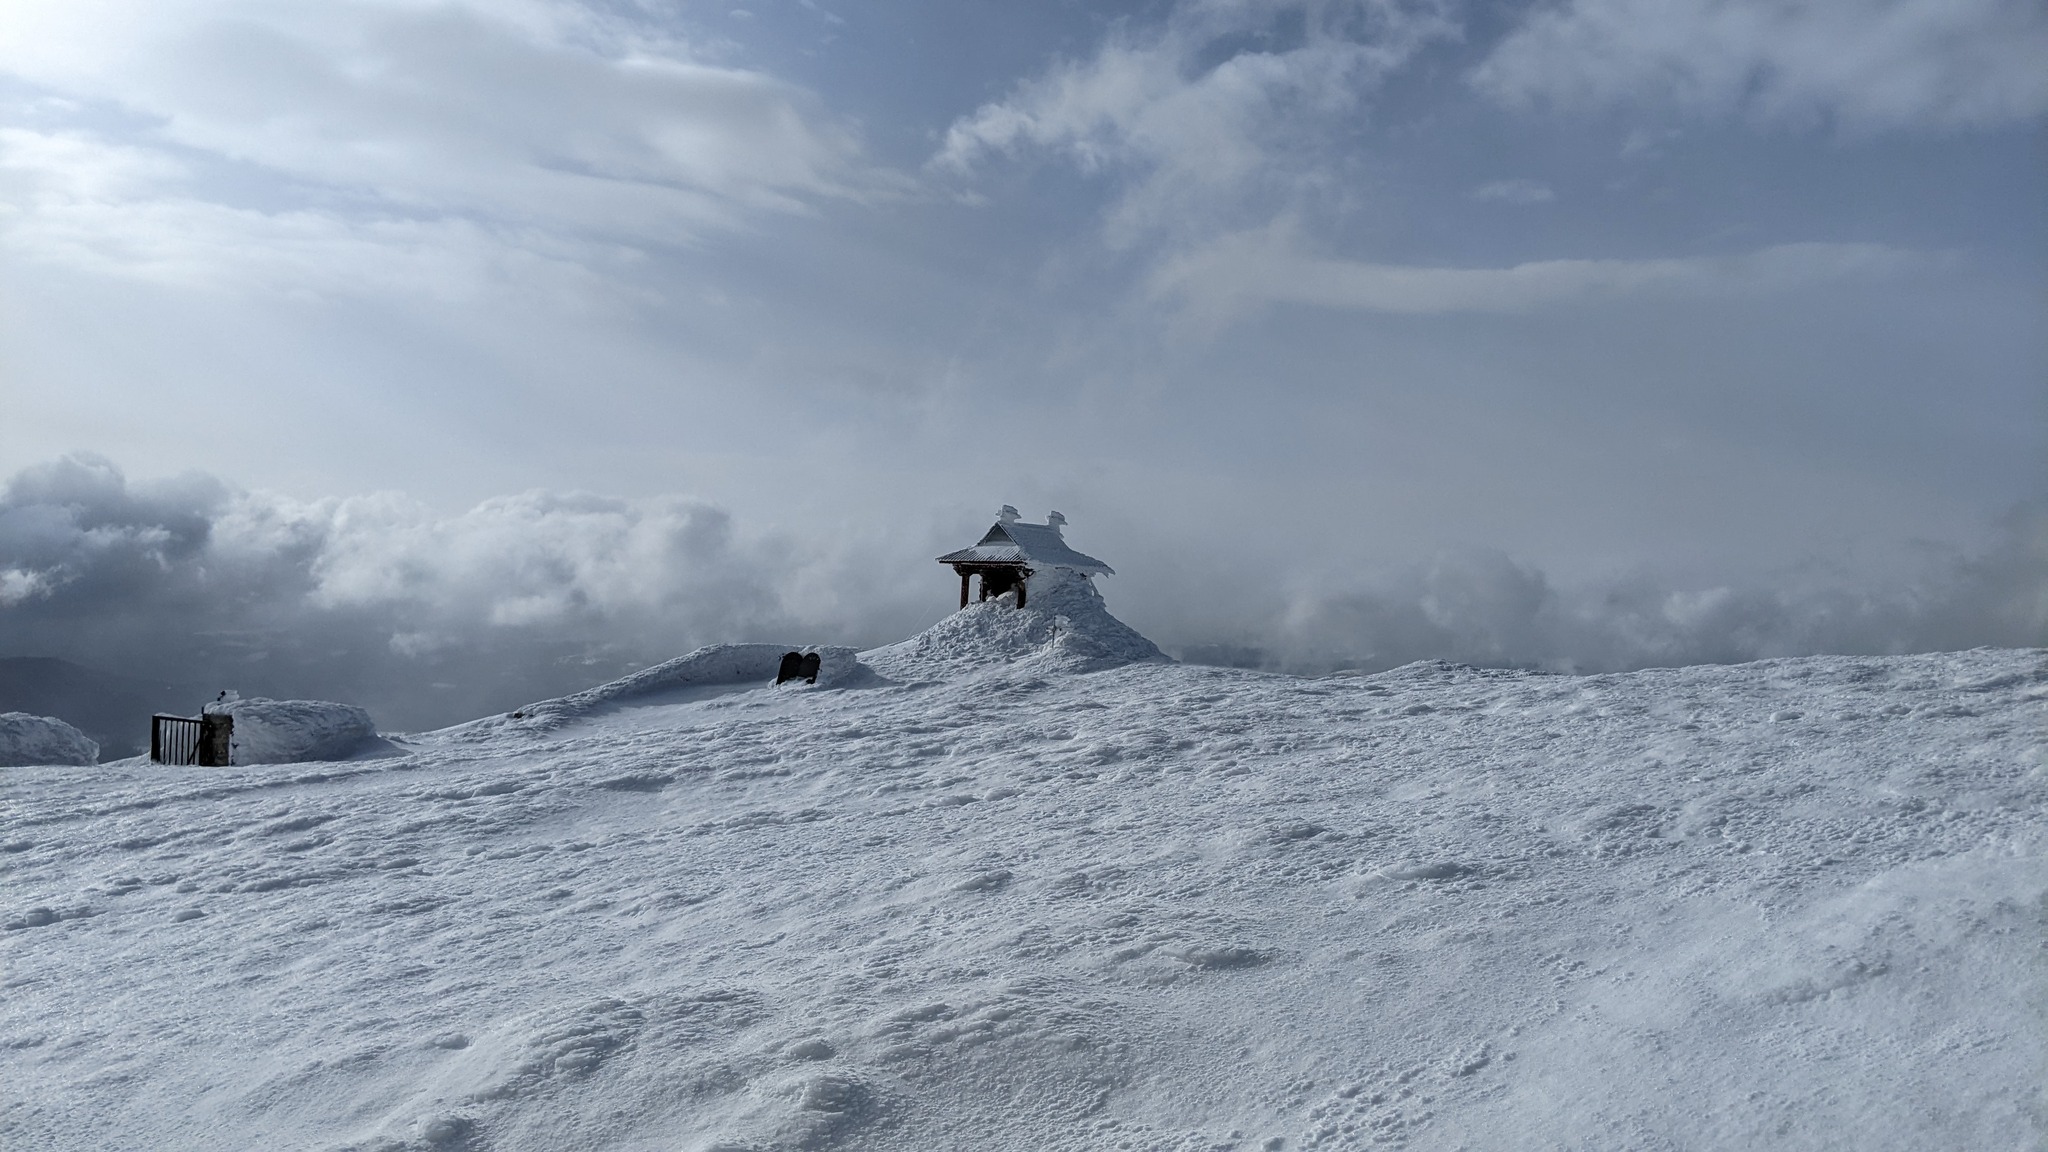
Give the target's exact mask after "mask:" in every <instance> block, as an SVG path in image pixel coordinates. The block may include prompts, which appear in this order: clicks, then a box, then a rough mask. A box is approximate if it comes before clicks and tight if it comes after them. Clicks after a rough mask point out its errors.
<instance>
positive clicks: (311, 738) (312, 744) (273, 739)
mask: <svg viewBox="0 0 2048 1152" xmlns="http://www.w3.org/2000/svg"><path fill="white" fill-rule="evenodd" d="M206 711H208V712H225V713H227V714H228V715H230V716H233V717H234V718H235V729H234V734H233V737H232V739H233V741H234V762H235V763H236V764H302V763H306V762H308V761H315V760H346V759H348V758H349V757H351V756H354V755H356V754H357V753H359V752H363V751H365V750H368V749H372V748H376V747H379V746H380V744H381V742H379V741H378V739H377V725H376V723H375V722H374V721H372V720H371V719H370V714H369V713H368V712H366V711H364V710H363V709H361V708H358V707H357V706H355V705H354V704H336V703H334V702H332V701H328V700H271V699H268V698H265V697H261V696H255V697H251V698H249V699H247V700H229V701H225V702H223V703H219V704H209V705H207V706H206Z"/></svg>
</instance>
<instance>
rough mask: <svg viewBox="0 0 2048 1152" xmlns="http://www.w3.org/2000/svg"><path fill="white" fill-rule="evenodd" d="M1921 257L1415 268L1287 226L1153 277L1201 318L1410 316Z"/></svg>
mask: <svg viewBox="0 0 2048 1152" xmlns="http://www.w3.org/2000/svg"><path fill="white" fill-rule="evenodd" d="M1928 259H1929V258H1928V257H1926V256H1924V255H1921V254H1916V253H1912V252H1907V251H1902V250H1900V249H1896V248H1890V247H1886V246H1884V245H1878V244H1833V243H1828V244H1823V243H1807V244H1781V245H1777V246H1774V247H1769V248H1763V249H1759V250H1757V251H1753V252H1746V253H1741V254H1738V255H1732V256H1686V257H1668V258H1661V259H1646V260H1540V261H1532V262H1530V263H1525V264H1516V265H1512V266H1510V267H1505V268H1453V267H1417V266H1413V265H1401V264H1380V263H1373V262H1370V261H1361V260H1342V259H1336V258H1332V257H1327V256H1318V255H1312V254H1308V253H1304V252H1302V251H1301V250H1300V249H1299V247H1298V246H1297V244H1296V242H1295V239H1294V229H1293V227H1292V225H1291V223H1290V222H1288V221H1285V220H1283V221H1282V222H1280V223H1279V224H1276V225H1275V226H1273V227H1270V228H1264V229H1260V230H1257V231H1253V232H1246V233H1239V234H1236V235H1232V236H1228V237H1225V238H1223V239H1221V240H1219V241H1217V242H1215V243H1213V244H1210V245H1208V246H1206V247H1204V248H1200V249H1198V250H1195V251H1192V252H1190V253H1188V254H1186V255H1183V256H1179V257H1176V258H1174V259H1172V260H1170V261H1168V262H1167V263H1166V264H1164V265H1163V266H1162V267H1161V268H1160V269H1159V270H1158V272H1157V273H1156V274H1155V275H1154V277H1153V280H1152V292H1153V294H1154V295H1155V296H1157V297H1161V298H1169V299H1179V300H1181V301H1183V302H1184V303H1186V304H1187V305H1189V306H1191V307H1193V308H1194V309H1196V310H1197V311H1199V312H1201V313H1202V314H1204V315H1208V316H1212V317H1213V316H1223V315H1227V314H1230V313H1233V312H1236V311H1240V310H1242V309H1244V308H1247V307H1256V306H1258V305H1262V304H1305V305H1310V306H1313V307H1318V308H1333V309H1344V310H1351V311H1359V312H1386V313H1396V314H1406V315H1432V314H1445V313H1506V312H1527V311H1531V310H1534V309H1539V308H1550V307H1563V306H1568V305H1574V304H1583V303H1590V302H1598V301H1602V300H1613V299H1618V298H1623V297H1641V296H1644V295H1674V296H1685V295H1752V294H1756V293H1760V292H1768V291H1775V290H1781V289H1785V288H1791V287H1795V286H1798V285H1802V284H1811V283H1815V282H1820V281H1826V280H1831V279H1838V278H1856V277H1873V276H1891V275H1896V274H1897V273H1899V272H1901V271H1904V270H1907V269H1910V268H1913V267H1916V266H1920V265H1922V264H1924V263H1926V262H1927V260H1928Z"/></svg>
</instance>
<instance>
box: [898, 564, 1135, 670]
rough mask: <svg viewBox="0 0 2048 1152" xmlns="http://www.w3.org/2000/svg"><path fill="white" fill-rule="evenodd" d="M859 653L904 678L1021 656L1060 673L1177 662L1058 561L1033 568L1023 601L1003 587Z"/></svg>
mask: <svg viewBox="0 0 2048 1152" xmlns="http://www.w3.org/2000/svg"><path fill="white" fill-rule="evenodd" d="M860 658H861V660H862V661H864V662H865V663H867V664H868V665H869V666H870V667H872V668H874V670H875V671H877V672H880V673H881V674H882V675H884V676H888V677H891V678H892V679H899V680H919V679H950V678H953V677H956V676H960V675H965V674H968V673H972V672H974V671H977V670H979V669H983V668H987V667H989V666H991V665H1006V664H1014V663H1018V662H1023V661H1028V662H1029V663H1030V664H1031V665H1033V666H1034V667H1035V668H1039V669H1043V670H1046V671H1055V672H1096V671H1100V670H1102V669H1105V668H1115V667H1118V666H1120V665H1124V664H1137V663H1145V662H1164V663H1171V659H1170V658H1169V657H1168V656H1167V655H1166V654H1165V653H1164V652H1161V651H1160V650H1159V646H1158V645H1156V644H1154V643H1152V641H1150V640H1147V639H1146V638H1145V637H1144V636H1142V635H1140V634H1139V633H1138V631H1137V630H1136V629H1134V628H1132V627H1131V626H1130V625H1128V624H1126V623H1124V622H1123V621H1121V620H1119V619H1117V618H1116V617H1114V616H1112V615H1110V614H1109V608H1108V607H1107V606H1106V605H1104V604H1103V602H1102V593H1100V592H1098V591H1096V590H1095V585H1094V583H1093V582H1092V581H1090V580H1089V579H1088V578H1087V577H1086V576H1081V575H1077V574H1075V573H1072V572H1065V571H1062V570H1060V569H1057V568H1054V569H1048V570H1046V571H1044V572H1037V573H1033V574H1032V576H1031V579H1030V580H1029V581H1028V582H1027V586H1026V595H1025V598H1024V607H1022V608H1018V607H1017V598H1016V594H1015V593H1004V594H1003V595H1001V596H998V597H996V598H995V599H993V600H985V601H982V602H981V603H979V604H970V605H968V606H967V607H966V608H963V609H961V610H960V611H958V612H955V613H953V614H952V615H950V616H948V617H946V618H945V619H944V620H941V621H939V622H938V623H937V624H934V625H932V626H931V627H929V628H927V629H925V630H924V631H923V632H920V633H918V634H917V635H916V636H913V637H911V638H910V639H908V640H904V641H900V642H898V643H895V644H890V645H886V646H884V647H881V648H875V649H871V650H869V651H867V652H863V653H861V654H860Z"/></svg>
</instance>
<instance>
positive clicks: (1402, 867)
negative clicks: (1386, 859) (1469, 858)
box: [1380, 860, 1477, 880]
mask: <svg viewBox="0 0 2048 1152" xmlns="http://www.w3.org/2000/svg"><path fill="white" fill-rule="evenodd" d="M1475 871H1477V869H1475V868H1473V867H1472V866H1471V865H1469V864H1460V863H1458V862H1457V861H1455V860H1437V861H1432V862H1430V863H1427V864H1397V865H1393V866H1390V867H1387V868H1382V869H1380V874H1381V875H1383V876H1386V877H1387V878H1388V879H1390V880H1451V879H1455V878H1457V877H1459V876H1465V875H1469V874H1470V873H1472V872H1475Z"/></svg>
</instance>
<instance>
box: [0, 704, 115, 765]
mask: <svg viewBox="0 0 2048 1152" xmlns="http://www.w3.org/2000/svg"><path fill="white" fill-rule="evenodd" d="M99 759H100V746H99V744H98V743H97V742H96V741H94V740H93V739H92V738H91V737H89V736H87V735H86V734H85V733H83V732H80V731H79V730H78V729H76V728H73V727H72V726H71V725H69V724H66V723H65V722H64V721H62V720H59V719H57V718H56V717H55V716H31V715H29V714H28V713H26V712H0V768H20V767H26V766H28V765H32V764H73V765H76V764H97V763H99Z"/></svg>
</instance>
